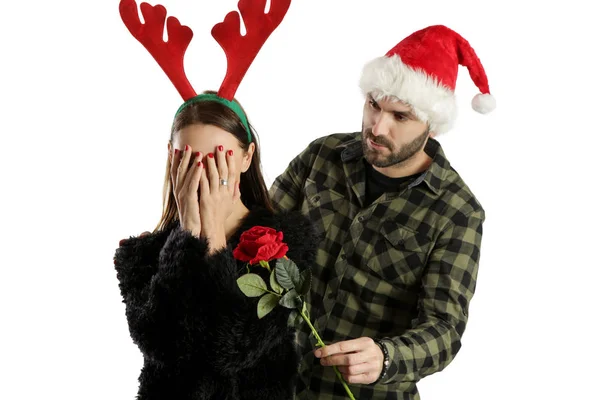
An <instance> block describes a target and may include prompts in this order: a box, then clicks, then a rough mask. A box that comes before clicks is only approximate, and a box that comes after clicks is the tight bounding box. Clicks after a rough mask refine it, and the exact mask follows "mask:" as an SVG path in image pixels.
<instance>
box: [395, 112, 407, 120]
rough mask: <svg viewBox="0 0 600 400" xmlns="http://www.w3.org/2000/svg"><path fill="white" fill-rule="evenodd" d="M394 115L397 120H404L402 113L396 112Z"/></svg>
mask: <svg viewBox="0 0 600 400" xmlns="http://www.w3.org/2000/svg"><path fill="white" fill-rule="evenodd" d="M395 116H396V120H397V121H404V120H405V119H406V118H404V115H401V114H396V115H395Z"/></svg>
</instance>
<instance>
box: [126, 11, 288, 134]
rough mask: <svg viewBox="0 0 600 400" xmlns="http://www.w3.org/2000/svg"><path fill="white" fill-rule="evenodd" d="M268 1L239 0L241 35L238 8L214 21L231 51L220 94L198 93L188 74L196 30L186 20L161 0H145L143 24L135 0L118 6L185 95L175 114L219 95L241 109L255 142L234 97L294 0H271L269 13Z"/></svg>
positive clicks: (215, 33)
mask: <svg viewBox="0 0 600 400" xmlns="http://www.w3.org/2000/svg"><path fill="white" fill-rule="evenodd" d="M266 1H267V0H240V1H239V2H238V8H239V10H240V13H241V14H242V18H243V19H244V25H245V27H246V35H245V36H242V35H241V32H240V16H239V14H238V13H237V12H236V11H232V12H230V13H228V14H227V15H226V16H225V19H224V20H223V22H220V23H218V24H216V25H215V26H214V27H213V29H212V31H211V33H212V36H213V37H214V38H215V40H216V41H217V42H218V43H219V44H220V45H221V47H222V48H223V50H224V51H225V55H226V57H227V73H226V74H225V78H224V79H223V82H222V83H221V87H220V88H219V90H218V92H217V95H212V94H200V95H198V94H197V93H196V91H195V90H194V88H193V87H192V85H191V84H190V82H189V81H188V79H187V76H186V75H185V69H184V66H183V58H184V56H185V51H186V50H187V47H188V45H189V44H190V42H191V41H192V36H193V32H192V30H191V29H190V28H189V27H187V26H185V25H181V24H180V23H179V20H178V19H177V18H175V17H172V16H171V17H169V18H166V16H167V10H166V9H165V7H163V6H162V5H160V4H158V5H156V6H151V5H150V4H148V3H142V4H141V5H140V8H141V11H142V15H143V16H144V21H145V23H144V24H142V23H141V21H140V17H139V14H138V9H137V4H136V2H135V0H121V2H120V4H119V12H120V14H121V18H122V19H123V22H124V23H125V25H126V26H127V28H128V29H129V32H131V34H132V35H133V37H135V38H136V39H137V40H138V41H139V42H140V43H141V44H142V45H143V46H144V47H145V48H146V50H148V52H149V53H150V54H151V55H152V57H154V59H155V60H156V62H158V65H160V67H161V68H162V69H163V71H164V72H165V73H166V74H167V76H168V77H169V79H170V80H171V82H172V83H173V85H174V86H175V88H176V89H177V91H178V92H179V94H180V95H181V97H182V98H183V100H184V101H185V103H183V104H182V105H181V107H179V110H177V113H176V114H175V116H177V115H178V114H179V113H180V112H181V110H183V109H184V108H185V107H186V106H188V105H189V104H192V103H196V102H199V101H216V102H218V103H221V104H223V105H225V106H227V107H229V108H230V109H231V110H233V111H234V112H235V113H236V114H237V115H238V117H239V118H240V120H241V121H242V123H243V124H244V127H245V128H246V130H247V132H248V141H249V142H251V141H252V135H251V133H250V126H249V125H248V119H247V118H246V115H245V114H244V112H243V111H242V108H241V107H240V106H239V105H238V104H237V103H236V102H235V101H233V98H234V96H235V93H236V91H237V89H238V87H239V85H240V83H241V82H242V79H243V78H244V75H245V74H246V72H247V71H248V68H250V65H251V64H252V62H253V61H254V58H255V57H256V55H257V54H258V52H259V51H260V49H261V47H262V46H263V44H265V42H266V41H267V39H268V38H269V36H270V35H271V33H273V31H274V30H275V29H276V28H277V26H279V24H280V23H281V21H282V20H283V17H284V16H285V14H286V12H287V10H288V8H289V7H290V3H291V0H271V6H270V10H269V12H268V13H265V12H264V10H265V6H266ZM165 18H166V21H167V33H168V35H169V39H168V41H166V42H165V41H164V40H163V31H164V26H165Z"/></svg>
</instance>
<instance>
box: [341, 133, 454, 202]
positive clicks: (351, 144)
mask: <svg viewBox="0 0 600 400" xmlns="http://www.w3.org/2000/svg"><path fill="white" fill-rule="evenodd" d="M354 136H355V137H354V138H353V139H352V140H349V141H347V142H344V143H342V144H340V145H338V146H337V147H336V149H337V150H338V151H339V152H340V156H341V159H342V162H344V163H349V162H355V161H357V160H360V159H361V158H362V157H363V148H362V134H361V133H360V132H358V133H355V134H354ZM425 153H426V154H427V155H428V156H429V157H431V159H432V161H431V165H430V166H429V168H427V170H425V171H424V172H423V173H422V174H421V175H419V176H418V177H417V178H416V179H415V180H414V181H413V182H411V183H410V185H409V186H408V187H409V189H411V188H413V187H415V186H418V185H420V184H425V185H427V187H429V189H430V190H431V191H433V192H434V193H435V194H438V195H439V194H440V190H441V189H442V188H443V184H444V182H445V180H446V178H447V176H448V173H449V171H450V170H451V166H450V163H449V162H448V159H447V158H446V155H445V154H444V151H443V150H442V146H441V145H440V143H439V142H438V141H437V140H435V139H433V138H429V140H428V141H427V144H426V145H425Z"/></svg>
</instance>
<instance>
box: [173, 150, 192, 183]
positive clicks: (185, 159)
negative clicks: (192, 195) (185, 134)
mask: <svg viewBox="0 0 600 400" xmlns="http://www.w3.org/2000/svg"><path fill="white" fill-rule="evenodd" d="M191 154H192V152H191V148H190V146H188V145H187V144H186V145H185V149H184V150H183V155H182V156H181V161H180V162H179V167H178V168H177V192H180V191H181V190H182V188H183V183H184V182H185V176H186V174H187V171H188V169H189V164H190V155H191Z"/></svg>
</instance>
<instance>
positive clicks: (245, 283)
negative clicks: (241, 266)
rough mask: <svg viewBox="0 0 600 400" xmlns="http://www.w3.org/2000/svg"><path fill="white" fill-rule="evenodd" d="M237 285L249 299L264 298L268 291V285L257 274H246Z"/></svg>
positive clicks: (238, 280) (239, 279)
mask: <svg viewBox="0 0 600 400" xmlns="http://www.w3.org/2000/svg"><path fill="white" fill-rule="evenodd" d="M236 282H237V285H238V287H239V288H240V290H241V291H242V293H244V294H245V295H246V296H248V297H258V296H262V295H263V294H264V293H265V292H266V291H267V290H268V289H267V284H266V283H265V281H264V280H263V278H261V277H260V276H259V275H257V274H245V275H242V276H240V277H239V278H238V279H237V281H236Z"/></svg>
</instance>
